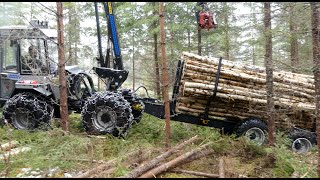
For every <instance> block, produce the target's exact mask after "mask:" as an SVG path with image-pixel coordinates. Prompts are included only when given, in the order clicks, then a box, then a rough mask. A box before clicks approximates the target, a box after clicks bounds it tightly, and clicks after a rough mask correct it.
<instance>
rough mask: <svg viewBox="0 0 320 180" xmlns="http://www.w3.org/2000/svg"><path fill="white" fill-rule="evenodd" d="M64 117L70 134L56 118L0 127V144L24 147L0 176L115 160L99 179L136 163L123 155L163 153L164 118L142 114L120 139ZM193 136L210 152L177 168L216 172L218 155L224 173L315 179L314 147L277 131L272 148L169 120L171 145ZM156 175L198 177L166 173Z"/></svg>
mask: <svg viewBox="0 0 320 180" xmlns="http://www.w3.org/2000/svg"><path fill="white" fill-rule="evenodd" d="M69 120H70V132H69V133H65V132H63V131H62V130H61V128H60V127H59V123H57V122H56V123H54V125H53V126H54V128H53V129H52V130H49V131H35V132H27V131H21V130H20V131H18V130H13V129H9V128H7V127H3V128H0V143H1V144H4V143H7V142H9V141H17V142H18V144H17V146H18V147H27V148H29V149H28V151H25V152H21V153H19V154H17V155H11V156H10V159H8V160H7V161H5V160H3V158H2V157H0V158H1V159H0V177H74V176H77V175H79V174H81V173H83V172H86V171H88V170H89V169H92V168H93V167H96V166H98V165H99V164H101V161H103V162H106V161H109V160H110V159H116V165H115V169H114V171H112V172H110V173H105V174H103V175H101V176H100V177H110V178H111V177H120V176H123V175H126V174H127V173H129V172H130V171H131V170H132V169H133V168H134V167H136V166H137V164H133V163H131V164H130V163H129V164H125V163H122V162H123V159H124V157H125V156H126V155H127V154H128V153H130V152H133V151H134V150H146V149H148V150H149V151H148V152H149V153H147V154H146V155H147V157H146V160H145V161H143V162H144V163H146V162H148V160H151V159H153V158H154V157H156V156H158V155H160V154H161V153H163V152H165V131H164V121H163V120H159V119H157V118H155V117H153V116H150V115H147V114H144V115H143V117H142V119H141V121H140V123H138V124H135V125H133V127H132V128H131V130H130V131H129V133H128V135H127V137H126V138H125V139H120V138H114V137H112V136H109V135H104V136H88V135H87V134H86V133H85V132H84V130H83V128H82V125H81V118H80V115H78V114H71V115H70V117H69ZM195 135H198V137H199V139H200V141H201V142H213V144H212V146H210V147H211V148H212V149H213V150H214V153H213V154H211V155H208V156H206V157H204V158H201V159H198V160H194V161H192V162H189V163H187V164H184V165H181V166H179V169H183V170H189V171H198V172H204V173H211V174H219V159H221V158H222V159H223V160H224V169H225V177H236V178H239V177H242V178H245V177H249V178H255V177H257V178H270V177H271V178H273V177H275V178H288V177H305V178H315V177H317V173H316V167H317V149H316V147H313V149H312V150H311V152H308V153H307V154H296V153H294V152H292V151H291V150H290V148H288V144H289V140H288V139H287V138H285V137H284V135H283V134H281V133H278V134H277V137H276V138H277V143H276V145H275V147H268V146H266V145H264V146H256V145H255V144H252V143H248V142H247V141H246V140H245V139H244V138H242V137H241V138H235V137H234V136H232V135H221V134H220V133H219V131H218V130H217V129H214V128H209V127H203V126H197V125H192V124H185V123H181V122H174V121H171V147H174V146H175V145H177V144H179V143H180V142H182V141H185V140H187V139H189V138H191V137H193V136H195ZM197 146H199V143H198V144H196V143H193V144H191V145H189V146H187V147H186V148H184V152H187V151H190V150H192V149H194V148H195V147H197ZM0 153H3V152H1V151H0ZM168 159H169V160H170V158H168ZM171 159H172V157H171ZM167 161H168V160H166V162H167ZM134 165H135V166H134ZM138 165H139V164H138ZM92 177H94V176H92ZM157 177H158V178H183V177H190V178H191V177H193V178H196V177H197V176H193V175H188V174H183V173H173V172H166V173H162V174H160V175H157Z"/></svg>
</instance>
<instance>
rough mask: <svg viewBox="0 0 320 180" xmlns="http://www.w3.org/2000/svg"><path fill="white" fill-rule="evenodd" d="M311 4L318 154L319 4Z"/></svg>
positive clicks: (319, 156) (319, 81)
mask: <svg viewBox="0 0 320 180" xmlns="http://www.w3.org/2000/svg"><path fill="white" fill-rule="evenodd" d="M310 4H311V28H312V45H313V64H314V68H313V69H314V70H313V74H314V79H315V81H314V84H315V89H316V96H315V97H316V127H317V134H318V135H317V142H318V152H320V143H319V142H320V42H319V40H320V23H319V21H320V18H319V17H320V3H319V2H310ZM317 172H318V177H319V178H320V153H318V168H317Z"/></svg>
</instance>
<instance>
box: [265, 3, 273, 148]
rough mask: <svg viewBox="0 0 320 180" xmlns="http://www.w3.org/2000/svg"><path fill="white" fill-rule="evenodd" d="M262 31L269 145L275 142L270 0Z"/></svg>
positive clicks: (267, 4) (266, 8) (266, 7)
mask: <svg viewBox="0 0 320 180" xmlns="http://www.w3.org/2000/svg"><path fill="white" fill-rule="evenodd" d="M264 28H265V29H264V32H265V39H266V42H265V48H266V49H265V66H266V75H267V77H266V81H267V83H266V85H267V116H268V135H269V145H270V146H273V145H274V143H275V140H274V138H275V123H274V119H275V116H274V101H273V61H272V34H271V7H270V2H265V3H264Z"/></svg>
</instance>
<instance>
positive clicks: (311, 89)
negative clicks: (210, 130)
mask: <svg viewBox="0 0 320 180" xmlns="http://www.w3.org/2000/svg"><path fill="white" fill-rule="evenodd" d="M181 58H182V59H183V60H185V65H184V69H183V73H182V74H183V75H182V79H181V82H180V86H179V90H180V91H179V92H180V94H179V95H178V98H177V106H176V111H177V112H179V113H186V114H190V115H200V114H202V113H203V112H204V108H205V107H206V104H207V99H208V98H209V97H210V96H212V95H213V89H214V88H215V80H216V74H217V69H218V63H219V59H218V58H212V57H204V56H199V55H196V54H193V53H187V52H184V53H182V57H181ZM266 76H267V73H266V69H265V68H263V67H259V66H248V65H244V64H239V63H235V62H231V61H228V60H223V61H222V66H221V72H220V77H219V86H218V88H217V94H216V98H215V99H214V102H212V103H211V105H212V106H211V107H212V108H210V112H209V115H210V116H213V117H221V118H229V117H236V118H239V119H244V118H248V117H249V116H251V117H252V116H256V117H258V118H261V119H263V120H266V119H268V116H267V112H268V111H267V108H266V107H267V99H268V98H267V96H268V94H269V93H267V91H266V89H267V80H266V79H267V78H266ZM272 77H273V93H274V95H273V97H274V105H275V108H276V109H275V112H276V113H277V114H278V115H277V119H276V122H275V123H276V124H277V126H278V125H280V126H281V123H282V124H283V123H285V124H283V126H285V127H287V124H293V123H294V124H295V125H299V127H300V128H307V129H309V127H310V125H309V124H310V122H311V121H313V120H314V117H315V109H316V106H315V98H314V97H315V86H314V84H313V83H314V78H313V76H311V75H304V74H298V73H292V72H287V71H277V72H276V71H274V72H273V76H272ZM290 111H291V112H290ZM296 112H300V114H304V115H302V116H303V117H304V118H301V117H299V116H297V115H293V114H296ZM280 117H281V118H280ZM306 117H308V118H306ZM288 119H289V120H288Z"/></svg>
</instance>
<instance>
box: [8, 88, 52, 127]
mask: <svg viewBox="0 0 320 180" xmlns="http://www.w3.org/2000/svg"><path fill="white" fill-rule="evenodd" d="M17 108H26V109H28V110H29V111H30V113H32V114H33V115H42V116H39V117H34V118H35V119H34V120H35V121H36V125H35V127H37V126H38V124H39V125H44V126H47V127H50V123H49V122H48V121H50V120H51V118H52V114H53V113H52V111H53V107H52V106H51V105H49V104H48V103H47V102H46V101H45V99H44V98H43V97H41V96H35V95H34V94H32V93H30V92H23V93H19V94H16V95H14V96H13V97H12V98H10V99H8V100H7V101H6V103H5V105H4V107H3V117H2V123H3V124H6V123H8V119H10V121H9V122H11V123H13V119H11V118H12V115H14V114H16V112H15V110H16V109H17ZM28 128H30V127H28ZM31 128H34V127H31ZM28 130H32V129H28Z"/></svg>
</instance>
